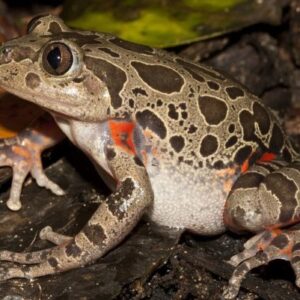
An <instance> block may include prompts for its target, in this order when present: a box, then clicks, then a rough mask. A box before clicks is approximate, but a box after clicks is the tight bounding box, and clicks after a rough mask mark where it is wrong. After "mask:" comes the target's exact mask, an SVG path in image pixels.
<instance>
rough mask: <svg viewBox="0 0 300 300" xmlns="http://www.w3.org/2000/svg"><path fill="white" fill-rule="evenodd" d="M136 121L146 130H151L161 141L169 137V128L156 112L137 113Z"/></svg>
mask: <svg viewBox="0 0 300 300" xmlns="http://www.w3.org/2000/svg"><path fill="white" fill-rule="evenodd" d="M136 120H137V122H138V123H139V124H140V125H141V127H142V128H143V129H144V130H145V129H147V128H148V129H150V130H151V131H152V132H154V133H155V134H156V135H158V136H159V137H160V138H161V139H164V138H165V137H166V135H167V128H166V126H165V124H164V122H163V121H162V120H161V119H160V117H158V116H157V115H156V114H155V113H154V112H152V111H150V110H148V109H145V110H143V111H139V112H137V113H136Z"/></svg>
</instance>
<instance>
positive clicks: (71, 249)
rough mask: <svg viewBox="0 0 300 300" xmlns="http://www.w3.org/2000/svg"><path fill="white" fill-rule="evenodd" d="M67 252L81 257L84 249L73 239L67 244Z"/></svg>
mask: <svg viewBox="0 0 300 300" xmlns="http://www.w3.org/2000/svg"><path fill="white" fill-rule="evenodd" d="M65 252H66V255H67V256H69V257H73V258H78V257H80V255H81V252H82V250H81V248H80V247H78V246H77V245H76V244H75V242H74V241H73V242H71V243H69V244H68V245H67V246H66V250H65Z"/></svg>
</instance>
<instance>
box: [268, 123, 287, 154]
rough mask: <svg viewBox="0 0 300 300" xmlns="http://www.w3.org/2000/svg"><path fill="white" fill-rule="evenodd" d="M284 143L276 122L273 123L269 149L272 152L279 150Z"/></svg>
mask: <svg viewBox="0 0 300 300" xmlns="http://www.w3.org/2000/svg"><path fill="white" fill-rule="evenodd" d="M283 145H284V136H283V133H282V131H281V129H280V128H279V126H278V125H277V124H274V125H273V130H272V134H271V140H270V150H271V151H272V152H274V153H278V152H280V150H281V149H282V147H283Z"/></svg>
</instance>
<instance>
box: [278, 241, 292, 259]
mask: <svg viewBox="0 0 300 300" xmlns="http://www.w3.org/2000/svg"><path fill="white" fill-rule="evenodd" d="M293 246H294V243H293V242H291V241H290V242H289V243H288V244H287V246H286V247H284V248H283V249H281V250H280V251H279V253H280V254H282V255H286V256H288V257H291V256H292V253H293V251H292V250H293Z"/></svg>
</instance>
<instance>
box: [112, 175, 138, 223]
mask: <svg viewBox="0 0 300 300" xmlns="http://www.w3.org/2000/svg"><path fill="white" fill-rule="evenodd" d="M134 189H135V185H134V182H133V180H132V179H131V178H126V179H125V180H124V181H122V182H121V185H120V188H119V189H118V190H117V191H116V193H113V194H112V195H111V196H110V197H109V201H107V205H108V207H109V210H110V212H111V213H112V214H113V215H114V216H116V217H117V218H118V219H119V220H122V219H123V218H124V217H126V215H127V211H126V210H125V209H124V208H123V209H122V210H121V209H120V208H121V206H122V204H124V202H126V201H128V200H129V199H130V197H131V196H132V194H133V191H134Z"/></svg>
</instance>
